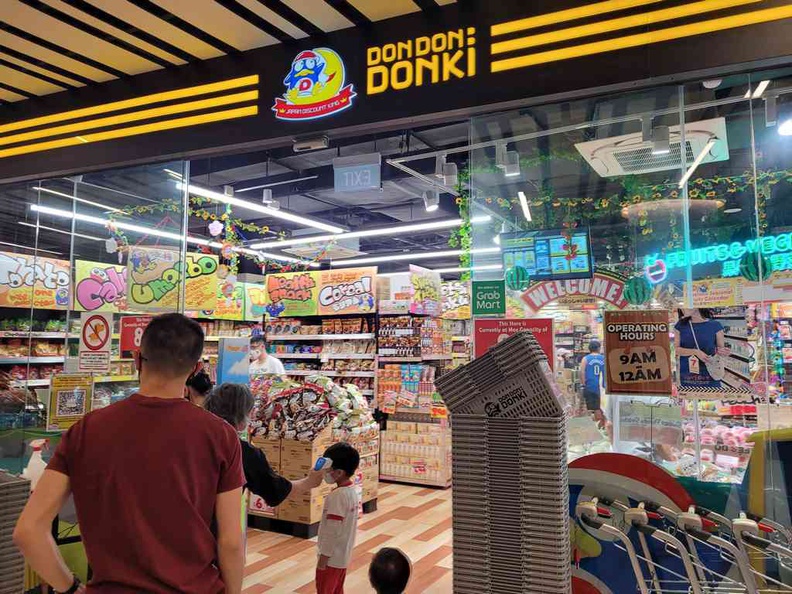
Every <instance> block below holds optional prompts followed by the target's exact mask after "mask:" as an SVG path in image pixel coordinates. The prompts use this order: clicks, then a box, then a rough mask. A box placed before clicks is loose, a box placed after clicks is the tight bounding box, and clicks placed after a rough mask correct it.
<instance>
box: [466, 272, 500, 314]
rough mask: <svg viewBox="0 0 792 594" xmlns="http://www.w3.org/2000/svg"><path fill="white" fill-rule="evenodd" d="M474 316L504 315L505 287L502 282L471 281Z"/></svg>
mask: <svg viewBox="0 0 792 594" xmlns="http://www.w3.org/2000/svg"><path fill="white" fill-rule="evenodd" d="M471 305H472V308H473V315H474V316H504V315H506V286H505V284H504V282H503V281H502V280H495V281H473V299H472V304H471Z"/></svg>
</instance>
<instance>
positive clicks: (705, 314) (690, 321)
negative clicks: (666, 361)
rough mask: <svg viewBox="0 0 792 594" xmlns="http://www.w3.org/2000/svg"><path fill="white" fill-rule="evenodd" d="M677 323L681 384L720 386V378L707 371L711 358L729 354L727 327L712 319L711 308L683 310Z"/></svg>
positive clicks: (677, 351)
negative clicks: (715, 377) (725, 330)
mask: <svg viewBox="0 0 792 594" xmlns="http://www.w3.org/2000/svg"><path fill="white" fill-rule="evenodd" d="M677 313H678V315H679V321H678V322H677V323H676V324H675V325H674V329H675V330H676V332H675V334H674V346H675V347H676V356H677V358H678V360H679V384H680V385H681V386H686V387H707V388H718V387H720V385H721V382H720V380H716V379H714V378H713V377H712V375H711V374H710V372H709V371H708V370H707V362H708V361H709V359H710V357H712V356H713V355H716V354H718V353H719V352H720V353H721V354H726V353H727V352H728V349H726V342H725V338H724V336H723V326H722V325H721V323H720V322H718V321H717V320H713V319H712V312H711V311H710V310H709V309H680V310H678V311H677Z"/></svg>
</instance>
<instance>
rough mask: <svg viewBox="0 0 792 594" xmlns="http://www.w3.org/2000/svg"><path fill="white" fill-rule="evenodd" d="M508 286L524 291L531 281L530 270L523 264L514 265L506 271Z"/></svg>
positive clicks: (513, 289) (514, 289)
mask: <svg viewBox="0 0 792 594" xmlns="http://www.w3.org/2000/svg"><path fill="white" fill-rule="evenodd" d="M505 280H506V286H507V287H509V288H510V289H511V290H512V291H523V290H525V289H526V288H528V284H529V283H530V282H531V281H530V277H529V274H528V270H526V269H525V268H523V267H522V266H514V267H512V268H509V269H508V270H507V271H506V279H505Z"/></svg>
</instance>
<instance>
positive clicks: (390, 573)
mask: <svg viewBox="0 0 792 594" xmlns="http://www.w3.org/2000/svg"><path fill="white" fill-rule="evenodd" d="M411 572H412V567H411V566H410V560H409V559H408V558H407V555H405V554H404V553H402V552H401V551H400V550H399V549H392V548H388V547H386V548H384V549H380V550H379V551H377V554H376V555H374V558H373V559H372V560H371V565H369V582H371V587H372V588H374V591H375V592H376V593H377V594H402V592H404V591H405V590H406V589H407V583H408V582H409V581H410V573H411Z"/></svg>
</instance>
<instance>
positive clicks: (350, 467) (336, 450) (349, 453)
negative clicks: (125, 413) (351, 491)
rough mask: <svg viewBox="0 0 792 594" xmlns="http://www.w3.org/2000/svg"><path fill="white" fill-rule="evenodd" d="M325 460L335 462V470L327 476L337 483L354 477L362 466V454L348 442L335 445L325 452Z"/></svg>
mask: <svg viewBox="0 0 792 594" xmlns="http://www.w3.org/2000/svg"><path fill="white" fill-rule="evenodd" d="M324 457H325V458H330V459H331V460H332V461H333V469H332V470H331V471H330V472H328V473H327V474H328V475H329V476H330V477H332V479H333V481H335V482H336V483H339V482H342V481H345V480H347V479H349V478H350V477H352V476H354V474H355V472H357V469H358V466H359V465H360V454H358V451H357V450H356V449H355V448H354V447H352V446H351V445H349V444H348V443H346V442H341V443H334V444H333V445H331V446H330V447H329V448H327V449H326V450H325V452H324Z"/></svg>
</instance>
